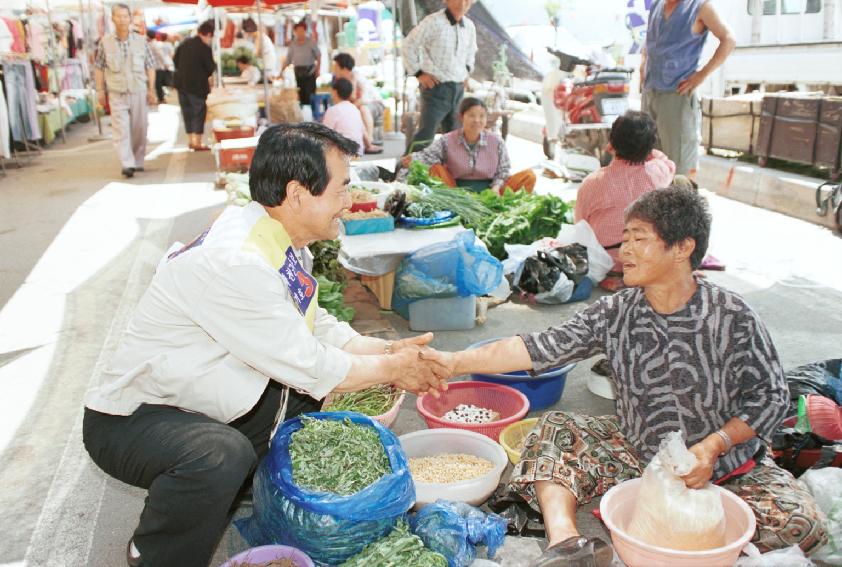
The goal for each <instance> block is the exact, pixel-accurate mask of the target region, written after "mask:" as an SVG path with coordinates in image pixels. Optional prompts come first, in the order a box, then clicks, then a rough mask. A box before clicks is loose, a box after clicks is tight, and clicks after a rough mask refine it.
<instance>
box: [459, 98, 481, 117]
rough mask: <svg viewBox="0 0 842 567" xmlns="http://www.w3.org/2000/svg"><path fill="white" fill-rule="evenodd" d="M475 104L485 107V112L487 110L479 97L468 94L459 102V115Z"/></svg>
mask: <svg viewBox="0 0 842 567" xmlns="http://www.w3.org/2000/svg"><path fill="white" fill-rule="evenodd" d="M475 106H481V107H483V108H484V109H485V111H486V112H488V107H487V106H485V103H484V102H482V101H481V100H480V99H478V98H476V97H473V96H469V97H465V98H463V99H462V102H461V103H459V116H462V115H463V114H465V113H466V112H468V111H469V110H471V109H472V108H473V107H475Z"/></svg>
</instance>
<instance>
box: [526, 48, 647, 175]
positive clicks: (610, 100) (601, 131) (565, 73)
mask: <svg viewBox="0 0 842 567" xmlns="http://www.w3.org/2000/svg"><path fill="white" fill-rule="evenodd" d="M547 50H548V51H549V52H550V53H552V54H553V55H555V56H556V57H557V58H558V60H559V66H558V69H554V70H553V71H552V72H550V73H548V74H547V75H546V76H545V77H544V81H543V83H542V86H543V88H542V96H541V106H542V107H543V109H544V118H545V120H546V122H545V124H546V126H545V129H544V133H543V146H544V154H545V155H546V156H547V158H549V159H554V158H555V149H556V144H558V143H562V144H563V145H564V146H565V147H573V148H579V149H581V150H583V151H585V152H586V153H588V154H591V155H594V156H596V157H597V158H599V159H600V162H602V163H603V164H605V163H608V162H609V161H610V160H611V156H610V155H609V154H607V153H605V152H604V148H605V146H606V145H607V144H608V132H609V130H610V128H611V124H612V123H613V122H614V120H616V119H617V117H618V116H620V115H621V114H623V113H624V112H626V110H628V108H629V101H628V98H629V83H630V82H631V75H632V73H633V72H634V70H633V69H629V68H626V67H614V66H605V67H604V66H601V65H599V64H597V63H595V62H593V61H591V60H588V59H582V58H579V57H576V56H574V55H570V54H567V53H564V52H561V51H556V50H554V49H552V48H549V47H548V48H547ZM578 65H583V66H585V67H586V68H587V79H585V80H574V79H573V77H572V74H573V71H574V70H575V68H576V67H577V66H578Z"/></svg>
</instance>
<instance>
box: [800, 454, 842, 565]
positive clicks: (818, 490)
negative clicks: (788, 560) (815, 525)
mask: <svg viewBox="0 0 842 567" xmlns="http://www.w3.org/2000/svg"><path fill="white" fill-rule="evenodd" d="M798 480H800V481H801V482H803V483H804V484H806V485H807V488H808V489H809V490H810V492H811V493H812V494H813V498H814V499H815V500H816V505H818V507H819V509H820V510H821V511H822V512H824V514H825V516H827V521H826V522H825V530H826V531H827V537H828V542H827V544H826V545H825V546H824V547H822V548H820V549H818V550H817V551H816V552H815V553H813V557H815V558H816V559H821V560H822V561H826V562H827V563H829V564H831V565H842V469H839V468H836V467H826V468H823V469H809V470H808V471H807V472H805V473H804V474H803V475H801V477H800V478H799V479H798Z"/></svg>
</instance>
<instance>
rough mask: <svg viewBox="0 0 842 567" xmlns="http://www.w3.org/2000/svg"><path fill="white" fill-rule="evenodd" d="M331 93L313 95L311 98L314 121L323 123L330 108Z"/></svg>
mask: <svg viewBox="0 0 842 567" xmlns="http://www.w3.org/2000/svg"><path fill="white" fill-rule="evenodd" d="M330 97H331V95H330V93H313V94H312V95H311V96H310V107H311V108H312V109H313V120H315V121H316V122H321V121H322V116H324V114H325V111H326V110H327V109H328V107H329V106H330Z"/></svg>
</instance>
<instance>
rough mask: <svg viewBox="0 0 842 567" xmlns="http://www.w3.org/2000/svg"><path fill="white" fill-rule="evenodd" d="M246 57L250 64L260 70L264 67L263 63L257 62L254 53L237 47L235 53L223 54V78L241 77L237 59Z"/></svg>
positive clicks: (246, 48) (245, 48)
mask: <svg viewBox="0 0 842 567" xmlns="http://www.w3.org/2000/svg"><path fill="white" fill-rule="evenodd" d="M242 55H245V56H246V57H248V58H249V62H250V63H251V64H252V65H255V66H257V67H258V68H260V67H262V63H261V62H259V61H257V60H256V59H255V57H254V51H252V50H251V49H249V48H248V47H242V46H241V47H237V48H236V49H234V50H233V51H229V52H227V53H223V54H222V55H221V56H220V57H221V59H222V76H223V77H239V76H240V68H239V67H237V59H239V58H240V56H242Z"/></svg>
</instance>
